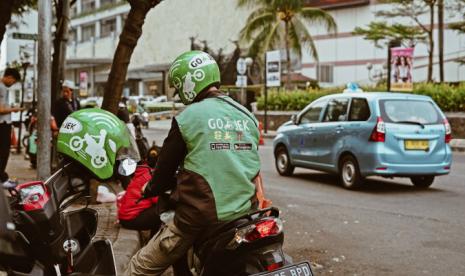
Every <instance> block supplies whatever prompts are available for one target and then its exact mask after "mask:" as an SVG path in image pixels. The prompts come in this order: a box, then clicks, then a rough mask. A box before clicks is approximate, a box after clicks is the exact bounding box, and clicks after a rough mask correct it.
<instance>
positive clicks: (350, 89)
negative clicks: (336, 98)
mask: <svg viewBox="0 0 465 276" xmlns="http://www.w3.org/2000/svg"><path fill="white" fill-rule="evenodd" d="M346 87H347V88H346V89H344V91H343V93H360V92H363V90H362V89H361V88H360V87H359V86H358V84H356V83H355V82H349V83H348V84H347V86H346Z"/></svg>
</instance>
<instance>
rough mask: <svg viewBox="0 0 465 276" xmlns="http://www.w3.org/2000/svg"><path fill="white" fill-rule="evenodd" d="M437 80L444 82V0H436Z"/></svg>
mask: <svg viewBox="0 0 465 276" xmlns="http://www.w3.org/2000/svg"><path fill="white" fill-rule="evenodd" d="M438 40H439V41H438V49H439V80H440V81H441V83H443V82H444V0H438Z"/></svg>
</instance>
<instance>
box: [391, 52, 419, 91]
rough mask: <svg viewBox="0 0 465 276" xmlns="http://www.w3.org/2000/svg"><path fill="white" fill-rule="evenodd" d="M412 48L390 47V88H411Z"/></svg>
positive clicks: (409, 89) (410, 89)
mask: <svg viewBox="0 0 465 276" xmlns="http://www.w3.org/2000/svg"><path fill="white" fill-rule="evenodd" d="M413 49H414V48H401V47H397V48H391V57H392V58H391V90H392V91H412V90H413V79H412V69H413Z"/></svg>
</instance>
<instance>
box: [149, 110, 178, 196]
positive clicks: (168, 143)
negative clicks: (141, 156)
mask: <svg viewBox="0 0 465 276" xmlns="http://www.w3.org/2000/svg"><path fill="white" fill-rule="evenodd" d="M186 155H187V146H186V143H185V142H184V139H183V138H182V134H181V131H180V130H179V126H178V123H177V121H176V119H175V118H173V121H172V123H171V129H170V131H169V133H168V137H166V139H165V141H164V142H163V147H162V148H161V151H160V155H159V156H158V161H157V165H156V170H155V171H154V173H153V175H152V180H151V181H150V183H149V185H147V187H146V188H145V191H144V196H145V197H148V196H157V195H160V194H162V193H163V192H165V191H167V190H170V189H173V188H174V187H175V186H176V171H177V170H178V168H179V166H180V165H181V163H182V162H183V160H184V158H185V157H186Z"/></svg>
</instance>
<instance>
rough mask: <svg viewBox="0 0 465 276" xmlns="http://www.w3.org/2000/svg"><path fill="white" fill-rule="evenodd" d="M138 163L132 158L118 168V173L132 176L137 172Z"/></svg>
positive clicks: (124, 161) (125, 160)
mask: <svg viewBox="0 0 465 276" xmlns="http://www.w3.org/2000/svg"><path fill="white" fill-rule="evenodd" d="M136 167H137V162H136V161H135V160H132V159H131V158H127V159H124V160H123V161H121V163H120V164H119V167H118V173H119V174H121V175H123V176H130V175H131V174H133V173H134V172H135V171H136Z"/></svg>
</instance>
